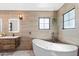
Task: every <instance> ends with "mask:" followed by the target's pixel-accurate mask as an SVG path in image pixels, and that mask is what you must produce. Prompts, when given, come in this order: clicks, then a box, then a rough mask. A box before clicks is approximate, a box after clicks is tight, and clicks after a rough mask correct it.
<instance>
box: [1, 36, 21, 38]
mask: <svg viewBox="0 0 79 59" xmlns="http://www.w3.org/2000/svg"><path fill="white" fill-rule="evenodd" d="M16 38H20V36H1V37H0V39H16Z"/></svg>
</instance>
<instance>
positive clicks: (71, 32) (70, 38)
mask: <svg viewBox="0 0 79 59" xmlns="http://www.w3.org/2000/svg"><path fill="white" fill-rule="evenodd" d="M72 8H75V9H76V20H75V23H76V28H74V29H64V30H63V29H62V28H63V14H64V13H66V12H67V11H69V10H71V9H72ZM57 14H58V29H59V34H58V35H59V40H61V41H63V42H66V43H70V44H75V45H78V46H79V4H77V3H76V4H75V3H67V4H64V6H63V7H62V8H61V9H60V10H59V11H58V13H57Z"/></svg>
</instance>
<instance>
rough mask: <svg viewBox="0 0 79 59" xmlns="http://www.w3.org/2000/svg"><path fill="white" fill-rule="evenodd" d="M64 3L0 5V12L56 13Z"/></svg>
mask: <svg viewBox="0 0 79 59" xmlns="http://www.w3.org/2000/svg"><path fill="white" fill-rule="evenodd" d="M63 5H64V3H0V10H25V11H26V10H28V11H57V10H58V9H60V8H61V7H62V6H63Z"/></svg>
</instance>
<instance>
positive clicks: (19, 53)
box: [0, 50, 34, 56]
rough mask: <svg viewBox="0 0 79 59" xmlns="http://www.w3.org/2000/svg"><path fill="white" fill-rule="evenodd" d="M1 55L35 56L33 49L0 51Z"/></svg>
mask: <svg viewBox="0 0 79 59" xmlns="http://www.w3.org/2000/svg"><path fill="white" fill-rule="evenodd" d="M0 56H34V53H33V51H32V50H24V51H15V52H5V53H0Z"/></svg>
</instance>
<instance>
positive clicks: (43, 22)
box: [39, 17, 50, 29]
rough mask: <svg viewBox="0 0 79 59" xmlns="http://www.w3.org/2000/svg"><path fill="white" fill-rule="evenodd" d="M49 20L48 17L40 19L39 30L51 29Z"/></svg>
mask: <svg viewBox="0 0 79 59" xmlns="http://www.w3.org/2000/svg"><path fill="white" fill-rule="evenodd" d="M49 20H50V18H48V17H40V18H39V29H49Z"/></svg>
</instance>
